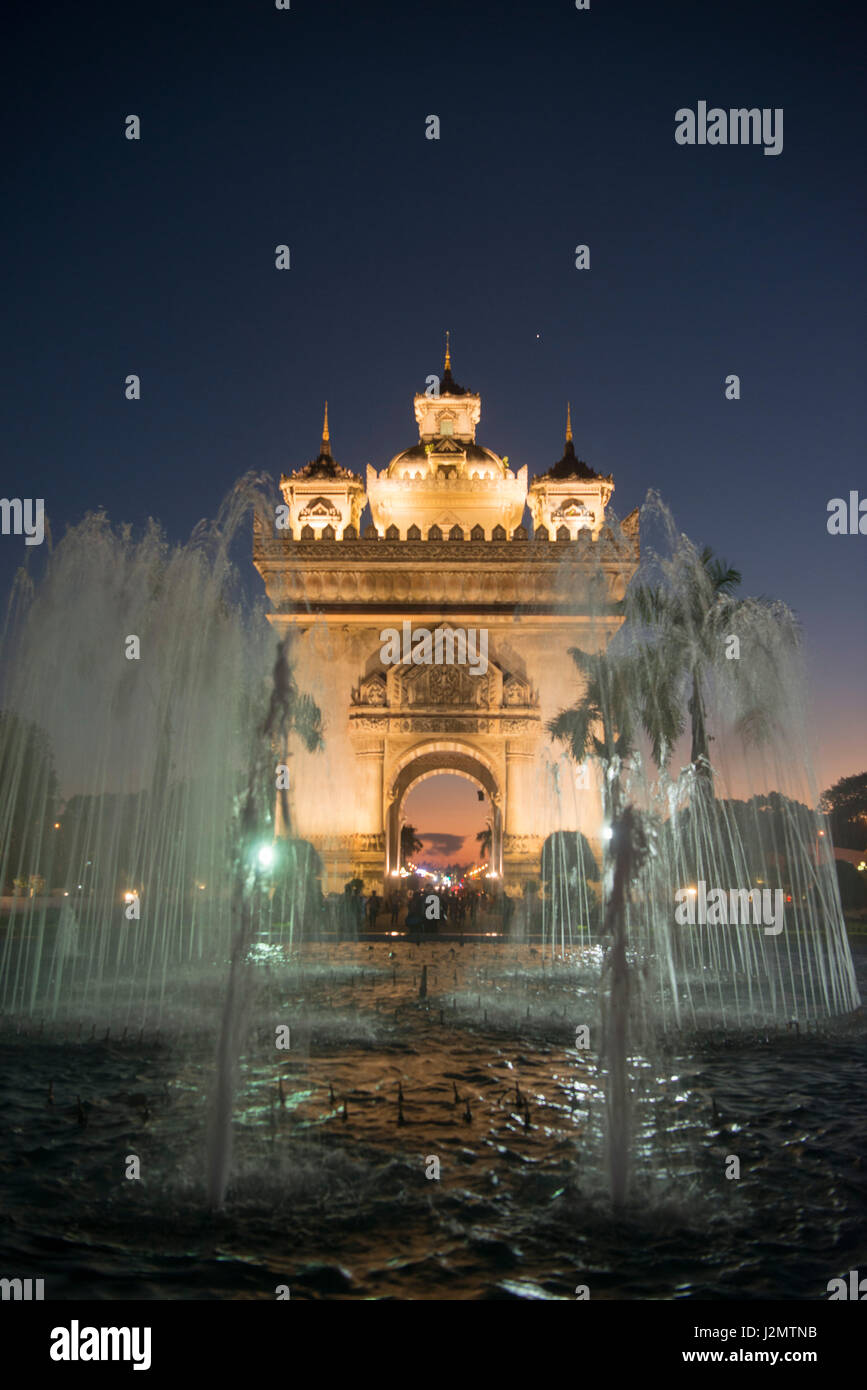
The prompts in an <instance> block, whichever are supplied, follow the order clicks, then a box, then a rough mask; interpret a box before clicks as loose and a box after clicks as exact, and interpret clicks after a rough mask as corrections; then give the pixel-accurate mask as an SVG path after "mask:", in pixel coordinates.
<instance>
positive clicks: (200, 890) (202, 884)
mask: <svg viewBox="0 0 867 1390" xmlns="http://www.w3.org/2000/svg"><path fill="white" fill-rule="evenodd" d="M204 887H205V885H204V883H200V884H199V892H200V893H201V892H202V890H203V889H204Z"/></svg>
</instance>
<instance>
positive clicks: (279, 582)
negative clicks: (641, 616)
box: [254, 363, 638, 891]
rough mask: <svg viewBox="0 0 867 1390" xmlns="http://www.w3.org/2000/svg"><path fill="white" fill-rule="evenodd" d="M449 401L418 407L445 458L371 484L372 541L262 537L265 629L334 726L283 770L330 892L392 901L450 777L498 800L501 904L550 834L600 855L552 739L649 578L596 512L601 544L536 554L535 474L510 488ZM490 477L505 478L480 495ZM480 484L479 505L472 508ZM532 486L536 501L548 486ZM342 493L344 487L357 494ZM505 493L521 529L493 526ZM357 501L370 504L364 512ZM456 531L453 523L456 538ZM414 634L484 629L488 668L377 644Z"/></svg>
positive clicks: (631, 538)
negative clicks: (410, 814) (583, 677)
mask: <svg viewBox="0 0 867 1390" xmlns="http://www.w3.org/2000/svg"><path fill="white" fill-rule="evenodd" d="M443 386H444V387H449V386H453V387H454V398H453V400H452V401H449V399H448V398H449V395H450V392H449V391H448V390H443V391H442V392H441V394H440V396H439V397H434V398H433V401H432V403H431V406H430V408H429V409H428V408H427V407H425V405H424V398H421V399H420V398H419V397H416V401H415V413H416V419H417V421H418V423H419V429H420V438H421V440H422V442H424V441H425V440H426V442H427V443H433V445H434V448H433V449H430V450H425V451H423V452H422V454H421V455H418V454H417V453H416V455H415V458H414V459H413V460H411V462H419V468H418V469H416V470H415V471H414V472H413V470H407V465H406V455H407V454H408V453H410V451H404V454H402V455H396V456H395V459H393V460H392V463H391V465H389V468H388V469H387V470H384V474H383V475H375V476H374V479H373V482H374V484H375V482H376V479H377V478H378V477H380V476H383V477H384V481H386V482H388V483H389V484H391V483H394V485H395V486H394V487H393V488H391V490H390V491H389V492H383V491H382V490H380V491H379V493H378V494H376V492H375V488H374V496H371V497H370V502H371V512H372V515H373V518H374V524H373V526H372V527H370V528H369V530H368V533H367V535H366V537H365V538H364V539H361V538H359V537H358V534H357V526H356V524H355V523H353V522H351V521H346V522H344V523H343V525H342V527H341V530H340V536H341V538H340V539H338V538H337V528H336V527H335V528H328V529H324V530H323V528H320V529H319V530H318V531H317V532H316V533H315V538H312V539H311V538H310V537H311V536H313V535H314V533H313V532H312V531H311V532H308V533H307V536H306V538H304V539H299V538H298V537H297V532H298V530H299V528H298V527H297V525H296V524H295V523H296V522H297V518H293V524H292V525H291V526H290V527H285V526H283V527H280V524H279V520H278V521H277V524H276V525H275V526H272V525H271V524H270V522H269V520H268V519H266V518H263V517H261V516H260V517H257V518H256V520H255V522H254V562H255V565H256V568H257V569H258V571H259V573H260V574H261V575H262V578H263V580H264V582H265V586H266V589H267V592H268V596H269V598H270V600H271V603H272V606H273V612H272V613H271V614H270V621H271V623H272V624H273V626H274V628H275V629H276V630H277V631H278V632H279V633H280V634H281V635H284V634H292V637H293V640H292V652H291V660H292V663H293V666H294V669H295V675H296V680H297V682H298V684H299V686H300V688H301V689H303V690H307V691H309V692H310V693H311V694H312V695H313V697H314V699H315V700H316V701H317V704H318V705H319V706H320V709H321V710H322V714H323V725H324V732H325V740H326V744H325V750H324V752H323V753H319V754H307V753H305V752H304V751H303V750H299V749H297V748H295V749H290V750H289V754H288V756H289V757H290V766H292V767H293V768H294V774H295V775H294V777H293V779H292V782H293V788H294V789H295V790H294V791H293V793H291V794H290V803H291V814H292V831H293V834H296V835H299V836H301V837H302V838H304V839H307V840H310V841H311V842H312V843H313V844H314V845H315V846H316V847H317V849H318V851H319V853H320V855H321V857H322V860H323V863H324V866H325V873H326V881H325V883H324V884H323V886H324V887H325V888H326V891H334V890H339V889H340V888H342V886H343V884H344V883H345V882H346V880H347V879H349V878H350V877H356V876H357V877H360V878H363V879H364V881H365V885H366V886H367V887H372V886H374V885H376V886H378V887H382V885H383V883H384V882H387V880H388V879H389V877H390V876H391V875H392V873H393V872H394V871H395V870H396V869H397V867H398V862H399V860H398V853H399V836H400V827H401V814H402V807H403V803H404V801H405V799H406V796H407V795H408V793H409V791H410V790H411V789H412V787H413V786H415V785H417V784H418V782H420V781H422V780H424V778H426V777H429V776H434V775H436V774H437V773H439V772H443V771H451V772H455V773H457V774H459V775H461V776H464V777H467V778H469V779H470V780H471V781H473V782H474V783H475V784H476V785H477V787H479V788H481V789H482V790H483V791H484V792H485V793H486V794H487V796H488V797H489V798H490V803H491V807H492V810H493V849H492V865H493V868H494V869H495V871H496V872H497V873H498V875H500V876H501V877H502V878H503V879H504V881H505V886H506V888H507V891H519V890H520V887H521V883H522V882H523V881H526V880H527V879H532V878H535V879H538V878H539V856H540V852H541V847H542V843H543V841H544V839H545V836H546V835H548V834H550V833H551V832H552V831H554V830H557V829H567V828H569V829H581V830H583V831H584V833H585V834H586V835H587V836H588V838H589V839H590V840H591V842H596V841H597V840H598V836H599V831H600V829H601V826H600V817H601V811H600V800H599V795H598V789H597V788H596V787H595V786H594V783H593V780H592V778H591V780H590V783H589V785H588V787H587V789H586V790H579V791H577V792H576V791H575V788H574V785H572V784H573V783H574V781H575V776H574V773H575V769H574V767H573V766H572V765H570V764H569V762H568V759H566V758H565V756H564V753H563V749H562V746H561V745H559V744H558V745H554V744H553V743H552V741H551V740H550V738H549V737H548V735H547V733H546V727H545V726H546V723H547V721H548V720H549V719H551V718H553V716H554V715H556V714H557V713H559V711H560V710H561V709H563V708H565V707H566V706H569V705H571V704H573V703H574V702H575V700H576V698H577V697H578V695H579V693H580V692H579V688H578V678H577V675H576V671H575V668H574V666H573V663H572V662H571V660H570V658H569V656H568V648H569V647H570V646H578V647H581V648H582V649H584V650H596V649H599V648H600V647H602V646H604V645H605V644H606V643H607V642H608V640H609V638H610V637H611V635H612V633H613V632H614V631H616V629H617V627H618V626H619V625H620V623H621V621H622V618H621V614H620V609H619V605H620V600H621V599H622V598H623V595H624V592H625V588H626V584H627V583H628V581H629V578H630V577H631V575H632V573H633V572H634V569H635V566H636V564H637V560H638V516H637V513H633V514H632V516H630V517H629V518H627V520H626V522H624V524H623V526H622V527H617V528H616V529H612V528H611V527H609V526H607V525H603V524H599V525H597V524H596V521H597V514H596V512H593V524H592V525H587V526H579V527H573V528H571V529H569V528H567V527H562V528H559V531H558V533H557V534H556V535H552V534H551V533H550V532H549V531H548V530H547V529H546V528H543V527H541V526H540V527H539V528H538V529H537V530H536V533H535V536H534V538H533V539H532V540H531V539H529V538H528V537H527V533H526V531H525V529H524V527H523V526H522V525H521V524H520V518H521V514H522V512H523V507H524V504H525V502H526V500H527V486H526V468H524V469H522V470H521V473H520V474H518V475H515V474H509V476H507V473H508V470H507V469H506V467H505V462H504V461H503V460H502V459H500V458H499V456H497V455H494V454H493V453H492V452H491V451H484V452H485V454H486V455H489V456H490V457H489V460H488V461H487V462H486V461H485V460H484V459H480V458H479V457H478V454H477V453H474V448H475V449H476V450H478V449H479V448H480V446H475V444H474V440H475V425H476V424H477V422H478V415H479V400H478V397H475V396H472V395H471V394H470V393H467V392H463V391H462V389H461V388H460V387H457V386H456V384H455V383H454V382H453V380H452V379H451V376H450V372H449V370H448V363H447V369H446V373H445V374H444V377H443ZM450 405H451V406H453V407H454V409H453V410H452V411H451V414H452V417H453V419H452V422H451V424H450V428H449V432H448V433H447V435H446V436H444V437H443V438H439V437H438V436H436V435H435V434H433V430H434V429H435V428H436V426H437V422H438V421H439V420H440V419H441V412H442V411H443V410H444V409H446V408H447V407H449V406H450ZM456 427H457V429H458V431H459V432H458V434H457V438H456V442H457V444H458V445H459V446H461V448H462V449H463V451H464V457H463V459H462V460H461V461H460V462H459V463H457V464H454V465H453V464H449V465H448V467H452V466H454V467H455V468H456V470H457V471H456V472H455V473H453V474H449V475H448V476H447V477H443V476H442V475H441V474H439V473H438V472H436V470H437V469H439V468H441V467H442V466H443V465H442V462H441V460H442V458H443V457H450V458H452V459H453V458H454V457H455V455H453V454H449V453H448V452H447V451H446V453H443V450H442V446H444V445H445V444H448V443H451V441H452V440H453V439H455V435H454V433H453V432H452V431H453V430H454V429H455V428H456ZM561 463H562V461H561ZM567 463H568V459H567ZM317 464H318V471H319V472H320V473H322V472H330V471H331V468H330V467H329V464H333V460H331V458H330V448H329V451H328V454H327V456H325V458H324V462H323V455H322V454H320V459H319V461H317ZM333 466H334V468H337V467H338V466H337V465H333ZM308 467H313V466H312V465H308ZM482 467H484V468H487V469H489V470H490V472H491V475H493V473H495V472H496V473H497V474H498V477H494V476H489V477H486V478H484V479H477V478H474V477H472V476H468V474H470V473H471V472H472V471H473V470H478V469H479V468H482ZM556 467H559V465H557V466H555V468H556ZM581 467H582V468H583V469H586V465H581ZM402 469H403V470H404V472H402V471H401V470H402ZM302 471H303V470H302ZM371 471H372V470H371ZM551 471H552V473H554V472H555V470H551ZM345 472H346V470H342V469H341V470H340V473H341V474H343V473H345ZM416 474H420V475H421V476H416ZM294 476H298V475H294ZM594 479H595V475H592V476H591V477H590V478H587V477H580V478H578V477H576V478H575V480H574V483H575V486H576V487H577V486H578V484H579V483H580V484H582V485H583V486H584V488H585V493H584V495H585V496H589V497H590V505H591V506H593V507H595V506H597V505H601V509H602V511H603V512H604V505H605V503H607V501H608V498H609V497H610V495H611V492H612V491H613V482H612V481H611V479H598V480H597V481H596V482H595V483H594V481H593V480H594ZM322 481H328V480H327V478H323V479H322ZM371 481H372V480H371V478H370V476H369V477H368V495H370V491H371ZM358 482H359V484H360V479H358ZM479 482H481V483H483V484H484V487H481V488H480V487H476V488H475V489H474V487H473V484H474V483H479ZM536 482H537V483H538V484H539V486H538V487H537V489H536V497H537V498H538V497H539V496H540V495H544V487H545V479H544V478H541V479H537V480H536ZM554 482H556V483H557V484H558V489H557V490H558V492H559V482H560V480H559V479H556V478H555V479H554ZM332 483H333V484H334V485H335V486H340V487H344V486H345V484H346V479H345V478H343V477H339V476H335V477H333V478H332ZM534 486H536V484H534ZM588 487H589V488H590V492H588ZM498 488H500V489H502V492H503V497H501V499H500V503H498V504H496V505H502V506H503V507H504V508H505V512H504V513H502V514H503V515H505V516H506V519H507V520H508V521H509V522H510V529H508V530H507V528H506V526H505V525H504V524H503V523H502V522H499V521H497V522H495V521H493V512H492V510H491V497H492V496H496V493H497V489H498ZM515 488H517V491H515ZM522 489H523V491H522ZM573 490H574V489H573ZM513 494H514V495H513ZM284 495H285V490H284ZM351 495H352V501H353V503H358V502H359V500H360V499H359V495H358V493H357V492H355V491H353V492H352V494H351ZM396 498H397V499H399V505H398V502H397V501H396V500H395V499H396ZM603 498H604V501H602V499H603ZM386 504H388V507H390V508H391V510H390V511H388V510H387V509H386ZM449 515H453V516H454V518H455V520H454V522H453V525H452V527H451V528H449V534H445V533H444V526H443V524H442V523H443V521H444V520H447V519H448V516H449ZM389 516H391V517H392V518H393V519H392V520H390V521H389V522H388V525H386V524H385V523H386V521H387V520H388V517H389ZM511 523H515V524H513V525H511ZM404 623H409V624H410V625H411V629H412V630H413V631H415V630H416V629H421V628H424V629H427V630H428V631H430V632H431V633H432V634H434V633H436V632H437V630H439V631H441V632H442V633H443V634H447V633H449V631H451V632H452V633H454V632H455V630H457V631H462V630H463V631H465V630H467V629H472V630H476V631H478V630H480V629H484V630H485V631H486V632H487V643H488V647H487V669H486V670H485V671H484V672H483V673H481V674H477V675H472V674H470V671H469V669H468V668H467V666H465V665H458V664H452V665H448V664H439V665H437V664H421V663H419V664H412V663H403V662H401V663H400V664H386V663H385V662H384V661H383V656H382V653H383V633H384V632H385V631H386V630H388V629H398V630H401V628H402V625H403V624H404ZM448 640H449V641H450V640H452V639H448ZM446 650H448V646H446ZM567 783H568V784H569V785H567ZM297 788H302V789H303V794H299V793H298V792H297Z"/></svg>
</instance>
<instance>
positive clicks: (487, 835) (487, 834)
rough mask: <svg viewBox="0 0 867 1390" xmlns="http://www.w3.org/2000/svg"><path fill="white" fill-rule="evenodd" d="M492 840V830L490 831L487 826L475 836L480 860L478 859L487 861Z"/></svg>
mask: <svg viewBox="0 0 867 1390" xmlns="http://www.w3.org/2000/svg"><path fill="white" fill-rule="evenodd" d="M493 839H494V832H493V831H492V829H491V827H490V826H489V825H486V826H485V828H484V830H480V831H479V833H478V834H477V836H476V840H477V841H478V844H479V858H480V859H488V858H490V854H491V847H492V845H493Z"/></svg>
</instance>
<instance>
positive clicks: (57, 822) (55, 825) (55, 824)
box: [54, 820, 60, 830]
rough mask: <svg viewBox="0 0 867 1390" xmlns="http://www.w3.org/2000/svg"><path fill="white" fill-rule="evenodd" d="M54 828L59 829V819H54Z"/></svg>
mask: <svg viewBox="0 0 867 1390" xmlns="http://www.w3.org/2000/svg"><path fill="white" fill-rule="evenodd" d="M54 829H55V830H59V829H60V821H59V820H56V821H55V822H54Z"/></svg>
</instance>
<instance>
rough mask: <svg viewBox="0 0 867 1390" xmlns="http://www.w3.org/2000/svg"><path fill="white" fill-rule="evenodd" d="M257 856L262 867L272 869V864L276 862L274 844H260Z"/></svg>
mask: <svg viewBox="0 0 867 1390" xmlns="http://www.w3.org/2000/svg"><path fill="white" fill-rule="evenodd" d="M257 858H258V860H259V867H260V868H262V869H270V867H271V865H272V864H273V863H274V846H273V845H260V846H259V853H258V856H257Z"/></svg>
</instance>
